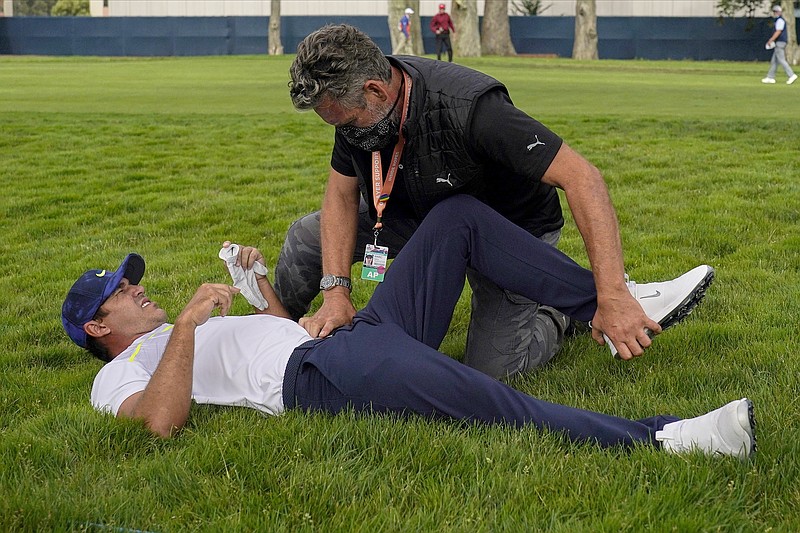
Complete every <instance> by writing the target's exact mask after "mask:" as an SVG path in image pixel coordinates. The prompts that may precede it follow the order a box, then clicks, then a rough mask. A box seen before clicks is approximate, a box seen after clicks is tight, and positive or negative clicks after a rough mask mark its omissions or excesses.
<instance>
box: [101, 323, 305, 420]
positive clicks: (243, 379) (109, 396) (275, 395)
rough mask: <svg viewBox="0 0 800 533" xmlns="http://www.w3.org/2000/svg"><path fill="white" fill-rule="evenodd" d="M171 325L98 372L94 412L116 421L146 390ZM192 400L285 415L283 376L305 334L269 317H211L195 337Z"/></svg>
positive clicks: (141, 339) (294, 325) (149, 335)
mask: <svg viewBox="0 0 800 533" xmlns="http://www.w3.org/2000/svg"><path fill="white" fill-rule="evenodd" d="M171 333H172V324H164V325H162V326H160V327H158V328H156V329H155V330H153V331H151V332H150V333H147V334H145V335H142V336H141V337H139V338H138V339H136V341H135V342H134V343H133V344H131V345H130V346H129V347H128V348H127V349H126V350H125V351H124V352H122V353H121V354H119V355H118V356H117V357H115V358H114V360H112V361H110V362H109V363H107V364H106V365H105V366H103V368H102V369H100V372H99V373H98V374H97V376H96V377H95V379H94V385H93V386H92V405H93V406H94V407H95V409H98V410H100V411H103V412H110V413H112V414H114V415H115V416H116V414H117V412H118V411H119V408H120V406H121V405H122V402H124V401H125V400H126V399H128V398H129V397H130V396H131V395H133V394H135V393H137V392H141V391H143V390H144V389H145V387H147V384H148V382H149V381H150V378H151V377H152V375H153V373H154V372H155V371H156V368H157V367H158V364H159V362H160V361H161V357H162V356H163V355H164V350H165V349H166V347H167V342H168V341H169V338H170V335H171ZM194 339H195V355H194V374H193V377H192V399H193V400H194V401H195V402H197V403H209V404H214V405H236V406H243V407H251V408H253V409H258V410H259V411H262V412H264V413H267V414H270V415H278V414H281V413H282V412H283V411H284V405H283V376H284V373H285V372H286V364H287V363H288V361H289V357H290V356H291V355H292V351H294V349H295V348H296V347H297V346H299V345H300V344H302V343H304V342H306V341H308V340H311V337H310V336H309V335H308V333H306V330H305V329H303V328H302V327H300V326H299V325H298V324H297V323H295V322H293V321H291V320H287V319H285V318H278V317H274V316H270V315H248V316H235V317H212V318H210V319H209V320H208V322H206V323H205V324H203V325H202V326H200V327H198V328H197V329H196V331H195V337H194Z"/></svg>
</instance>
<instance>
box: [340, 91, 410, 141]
mask: <svg viewBox="0 0 800 533" xmlns="http://www.w3.org/2000/svg"><path fill="white" fill-rule="evenodd" d="M401 94H403V91H402V88H401V90H400V91H398V93H397V98H396V99H395V101H394V105H392V108H391V109H390V110H389V112H388V113H386V116H385V117H383V118H382V119H381V120H379V121H378V122H376V123H375V124H373V125H372V126H367V127H366V128H357V127H355V126H339V127H338V128H336V131H338V132H339V133H341V134H342V136H343V137H344V138H345V139H347V142H349V143H350V144H352V145H353V146H355V147H356V148H360V149H362V150H365V151H367V152H375V151H377V150H383V149H384V148H386V147H387V146H389V145H390V144H392V143H394V142H395V141H396V140H397V137H398V135H399V132H400V128H399V126H398V125H397V124H396V123H395V121H394V120H392V114H393V113H394V109H395V108H396V107H397V102H399V101H400V95H401Z"/></svg>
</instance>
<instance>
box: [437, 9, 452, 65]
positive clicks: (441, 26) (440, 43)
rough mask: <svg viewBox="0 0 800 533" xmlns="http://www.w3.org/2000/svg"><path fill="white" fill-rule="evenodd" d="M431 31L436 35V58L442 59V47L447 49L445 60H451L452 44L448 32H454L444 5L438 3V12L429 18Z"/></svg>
mask: <svg viewBox="0 0 800 533" xmlns="http://www.w3.org/2000/svg"><path fill="white" fill-rule="evenodd" d="M431 31H432V32H433V33H434V34H435V35H436V59H442V47H444V49H445V50H447V60H448V61H449V62H451V63H452V62H453V46H452V45H451V44H450V32H453V33H455V32H456V28H455V26H453V20H452V19H451V18H450V15H448V14H447V13H446V12H445V5H444V4H439V12H438V13H436V14H435V15H434V16H433V18H432V19H431Z"/></svg>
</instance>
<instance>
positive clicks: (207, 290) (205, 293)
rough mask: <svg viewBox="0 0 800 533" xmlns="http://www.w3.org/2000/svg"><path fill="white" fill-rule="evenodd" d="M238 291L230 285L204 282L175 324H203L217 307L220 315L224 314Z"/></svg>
mask: <svg viewBox="0 0 800 533" xmlns="http://www.w3.org/2000/svg"><path fill="white" fill-rule="evenodd" d="M238 292H239V289H237V288H236V287H231V286H230V285H223V284H221V283H204V284H203V285H201V286H200V288H199V289H197V292H195V293H194V296H192V299H191V300H189V303H188V304H186V307H184V308H183V311H181V314H180V315H178V318H177V319H175V325H176V326H177V325H178V324H181V325H188V326H193V327H197V326H200V325H202V324H205V323H206V321H207V320H208V319H209V318H210V317H211V313H212V312H213V311H214V309H219V314H220V316H225V315H226V314H228V310H229V309H230V308H231V303H232V302H233V296H234V295H235V294H237V293H238Z"/></svg>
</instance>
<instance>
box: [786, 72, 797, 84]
mask: <svg viewBox="0 0 800 533" xmlns="http://www.w3.org/2000/svg"><path fill="white" fill-rule="evenodd" d="M796 79H797V74H792V75H791V76H790V77H789V79H788V80H786V85H791V84H793V83H794V82H795V80H796Z"/></svg>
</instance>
